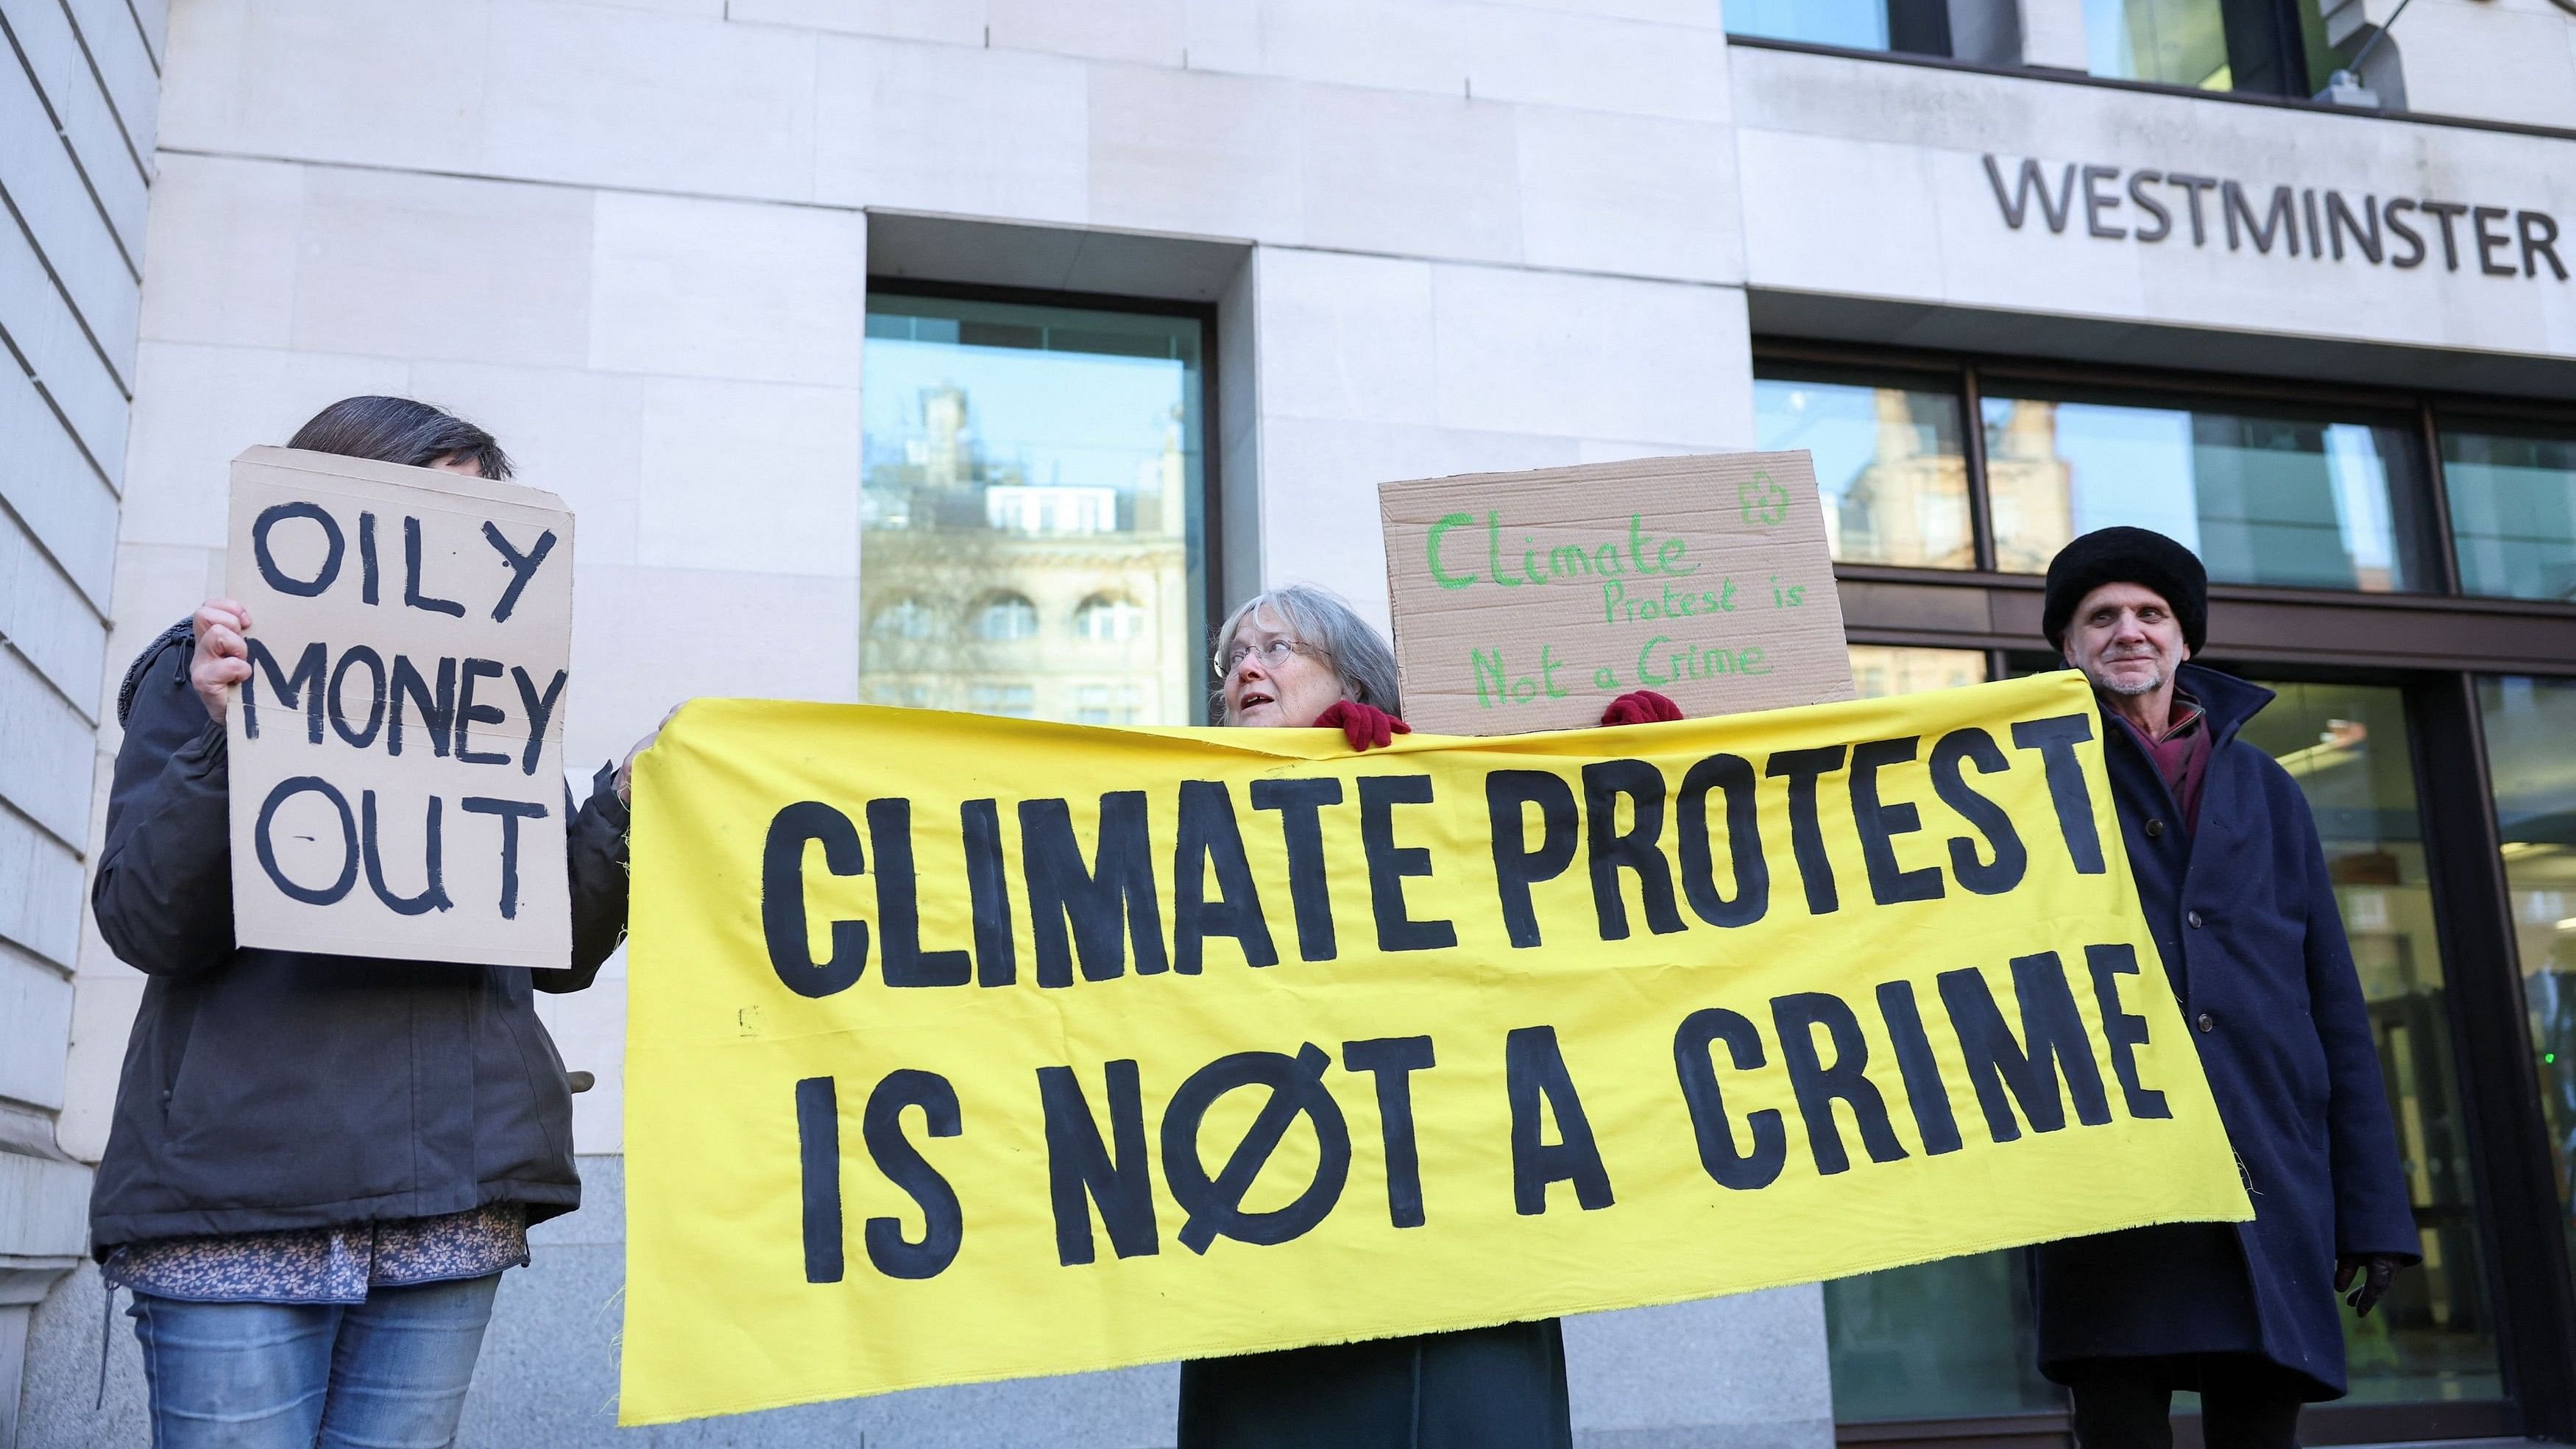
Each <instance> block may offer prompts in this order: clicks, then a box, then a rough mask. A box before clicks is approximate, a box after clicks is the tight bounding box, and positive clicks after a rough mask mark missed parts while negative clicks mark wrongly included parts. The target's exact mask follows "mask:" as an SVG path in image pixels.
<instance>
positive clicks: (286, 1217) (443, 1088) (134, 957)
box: [90, 627, 626, 1258]
mask: <svg viewBox="0 0 2576 1449" xmlns="http://www.w3.org/2000/svg"><path fill="white" fill-rule="evenodd" d="M192 652H193V646H192V644H191V643H190V640H189V637H188V633H187V630H186V629H185V628H184V627H182V628H177V629H173V630H171V631H170V632H169V633H167V634H164V635H163V636H162V637H161V638H160V639H159V640H157V641H155V643H154V644H153V646H152V647H151V648H149V649H146V650H145V651H144V652H143V656H142V657H141V658H139V659H137V660H136V661H135V662H134V668H133V671H132V672H131V673H130V674H129V675H128V677H127V681H126V692H125V697H124V698H123V699H122V700H120V701H119V711H118V712H119V714H120V716H121V717H122V719H123V722H124V725H125V741H124V743H123V745H121V746H120V747H119V748H118V750H117V753H116V781H115V785H114V787H113V790H112V793H111V794H110V795H109V797H108V806H107V840H106V844H105V846H104V848H103V849H102V851H101V852H100V855H99V864H98V879H97V882H96V884H95V886H94V887H93V889H92V891H91V905H92V907H93V908H94V909H95V910H96V912H97V914H98V928H99V933H100V934H101V935H103V936H104V937H106V939H107V943H108V945H109V946H111V947H113V948H115V951H116V954H117V955H118V956H119V957H120V958H122V959H123V960H124V961H125V962H126V963H127V964H129V965H131V966H133V967H135V968H136V969H138V970H140V971H142V972H143V973H144V974H145V975H146V976H147V977H149V978H150V979H149V980H148V981H147V982H146V983H145V985H144V988H143V1005H142V1008H141V1010H140V1011H139V1012H138V1013H137V1014H136V1016H135V1019H134V1033H133V1036H132V1037H131V1038H130V1039H129V1040H128V1041H127V1043H126V1048H125V1070H124V1075H123V1078H122V1080H121V1081H120V1082H119V1083H118V1085H117V1092H116V1118H115V1122H114V1124H113V1125H112V1126H111V1128H110V1129H109V1132H108V1139H107V1152H106V1155H105V1156H104V1157H103V1158H102V1159H101V1160H100V1162H99V1167H98V1180H97V1183H96V1185H95V1187H94V1188H93V1190H92V1192H91V1195H90V1247H91V1251H92V1252H94V1253H96V1254H98V1255H99V1256H100V1257H102V1258H103V1257H105V1256H106V1255H107V1254H108V1252H110V1251H111V1250H112V1249H114V1248H115V1247H117V1246H118V1245H119V1244H122V1243H128V1242H134V1241H137V1240H140V1239H148V1238H169V1237H192V1236H202V1235H206V1234H213V1233H242V1232H261V1231H266V1230H270V1229H279V1228H304V1227H321V1226H327V1225H330V1224H335V1223H354V1222H365V1221H369V1220H374V1219H392V1218H415V1217H430V1216H435V1215H437V1214H441V1213H452V1212H462V1211H464V1210H466V1209H469V1208H474V1207H479V1206H482V1205H483V1204H485V1203H492V1202H518V1203H524V1204H526V1205H527V1209H528V1218H529V1220H530V1221H531V1222H536V1221H541V1220H543V1219H545V1218H549V1217H553V1216H555V1215H557V1214H560V1213H566V1212H570V1211H571V1210H572V1209H573V1208H575V1207H577V1206H579V1205H580V1202H581V1181H580V1179H579V1178H577V1177H575V1176H574V1175H573V1164H572V1095H571V1088H570V1085H569V1083H568V1082H567V1080H566V1077H565V1072H564V1065H563V1060H562V1058H561V1057H559V1056H557V1055H556V1053H555V1048H554V1042H553V1041H552V1040H551V1039H549V1038H548V1037H547V1035H546V1030H545V1028H544V1027H543V1026H542V1025H540V1024H539V1023H538V1021H537V1016H536V1008H535V997H534V996H533V995H532V992H531V988H532V987H533V988H534V989H535V990H542V991H578V990H580V989H582V988H583V987H585V986H588V985H589V984H590V983H591V980H592V978H593V977H595V976H597V975H598V973H599V965H600V963H601V962H602V961H604V960H606V959H607V958H608V955H609V953H610V952H612V951H614V950H615V949H616V948H617V942H618V939H619V938H620V937H621V936H622V935H623V934H624V933H625V929H626V809H625V807H624V806H623V805H622V804H620V803H619V801H618V799H617V795H616V792H615V791H614V790H613V789H611V788H610V786H609V774H608V772H607V771H606V770H605V769H603V770H602V771H601V772H600V775H599V778H598V780H597V781H596V782H595V784H594V786H593V789H592V793H591V798H590V801H589V803H587V804H586V805H584V806H583V807H582V808H581V811H580V813H579V814H578V815H577V816H575V817H574V818H573V820H572V823H571V826H570V831H569V834H570V842H569V843H570V867H571V872H570V873H571V880H572V927H573V929H572V939H573V967H574V969H572V970H570V971H527V970H521V969H516V968H505V967H487V966H459V965H452V964H447V963H441V962H427V961H353V960H350V959H348V958H346V957H334V956H316V955H307V954H304V953H301V952H288V951H268V950H258V949H251V948H244V947H238V946H235V945H234V944H233V930H232V872H231V856H230V846H229V836H228V834H227V832H226V828H225V821H226V816H225V804H226V795H227V781H228V778H229V772H228V770H227V761H226V754H225V742H224V730H223V727H222V726H221V725H218V724H214V723H212V722H211V721H209V720H208V719H207V717H206V712H205V709H204V707H203V706H202V705H200V704H199V703H198V701H197V697H196V694H195V691H194V690H192V689H191V688H190V687H189V683H188V666H189V662H190V657H191V654H192Z"/></svg>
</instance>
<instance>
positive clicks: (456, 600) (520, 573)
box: [225, 448, 572, 967]
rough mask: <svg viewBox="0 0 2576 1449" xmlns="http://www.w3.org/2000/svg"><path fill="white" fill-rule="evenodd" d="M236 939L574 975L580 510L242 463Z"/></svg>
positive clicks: (381, 471)
mask: <svg viewBox="0 0 2576 1449" xmlns="http://www.w3.org/2000/svg"><path fill="white" fill-rule="evenodd" d="M228 538H229V541H230V548H229V552H228V553H227V554H226V567H225V583H226V587H227V589H228V590H229V591H230V593H231V595H232V597H234V598H235V599H238V600H240V601H241V602H242V603H243V604H244V605H245V606H247V607H248V608H249V610H250V618H251V629H250V657H251V673H250V678H249V680H248V681H247V682H245V683H243V684H240V685H236V686H235V687H234V689H233V697H232V705H231V708H230V709H229V710H228V711H227V714H226V721H225V728H226V731H227V732H228V734H229V736H230V739H229V748H230V751H231V779H232V857H233V936H234V939H236V940H237V941H239V942H240V943H241V944H242V945H245V946H266V947H273V948H276V949H279V950H288V951H320V952H326V953H329V954H332V955H341V956H376V957H387V958H392V959H396V960H419V961H469V962H480V963H483V964H487V965H495V966H535V967H569V966H570V965H571V964H572V915H571V907H570V898H569V894H568V888H567V886H566V883H565V876H564V827H565V824H566V822H565V820H564V783H563V778H564V777H563V759H562V753H563V706H564V701H565V699H566V697H567V687H568V683H569V679H570V665H571V659H572V514H571V513H570V512H569V511H567V510H566V509H565V508H564V506H563V502H562V500H560V499H558V498H556V497H555V496H554V495H553V494H551V493H541V492H539V491H537V490H536V489H533V488H520V487H516V486H513V485H511V484H507V483H494V482H489V481H486V480H484V479H479V478H466V477H460V476H458V475H456V474H453V473H442V472H439V471H436V470H434V469H429V468H406V467H401V466H399V465H396V464H392V463H377V462H370V461H368V460H365V459H360V458H343V457H340V456H338V455H336V454H330V453H307V452H298V451H294V450H291V449H286V448H252V449H250V450H249V451H247V452H245V453H243V454H242V455H241V456H240V457H238V458H235V459H234V460H233V467H232V521H231V526H230V528H229V530H228Z"/></svg>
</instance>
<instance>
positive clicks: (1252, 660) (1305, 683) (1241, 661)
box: [1218, 609, 1342, 729]
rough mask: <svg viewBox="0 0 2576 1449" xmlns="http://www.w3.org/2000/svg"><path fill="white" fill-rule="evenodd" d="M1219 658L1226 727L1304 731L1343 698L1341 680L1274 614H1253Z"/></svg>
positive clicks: (1258, 612) (1263, 610)
mask: <svg viewBox="0 0 2576 1449" xmlns="http://www.w3.org/2000/svg"><path fill="white" fill-rule="evenodd" d="M1218 657H1220V658H1223V659H1228V660H1232V661H1233V667H1231V668H1229V669H1227V670H1226V672H1225V688H1224V693H1225V722H1226V723H1227V724H1230V725H1249V726H1265V727H1270V728H1276V729H1304V728H1306V727H1307V726H1309V725H1312V724H1313V723H1314V722H1315V717H1316V716H1317V715H1319V714H1322V713H1323V712H1324V711H1325V710H1328V709H1330V708H1332V707H1333V706H1334V705H1335V704H1336V703H1338V702H1339V701H1340V700H1341V697H1342V681H1341V677H1340V676H1339V675H1336V674H1335V673H1333V671H1332V669H1331V667H1330V666H1328V665H1326V664H1325V663H1324V661H1323V660H1321V659H1318V658H1316V657H1315V654H1314V651H1313V650H1311V649H1309V648H1308V647H1307V646H1306V645H1305V644H1304V643H1303V642H1302V641H1300V640H1299V639H1298V638H1297V637H1296V636H1295V635H1293V634H1290V633H1289V632H1288V630H1287V626H1286V624H1285V622H1284V621H1282V620H1281V619H1280V618H1279V617H1278V616H1277V615H1276V614H1273V613H1271V612H1270V611H1269V610H1267V609H1257V610H1255V611H1253V613H1252V615H1251V617H1249V618H1247V619H1245V620H1244V621H1243V623H1242V624H1241V625H1239V626H1237V627H1236V629H1235V631H1234V637H1233V638H1231V639H1229V640H1227V641H1226V647H1225V650H1224V652H1223V653H1222V654H1220V655H1219V656H1218Z"/></svg>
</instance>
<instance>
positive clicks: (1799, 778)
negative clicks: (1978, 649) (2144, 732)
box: [621, 674, 2252, 1424]
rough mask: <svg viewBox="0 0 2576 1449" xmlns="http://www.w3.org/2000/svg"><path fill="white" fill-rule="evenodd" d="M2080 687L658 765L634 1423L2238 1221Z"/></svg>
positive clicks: (877, 713) (692, 734)
mask: <svg viewBox="0 0 2576 1449" xmlns="http://www.w3.org/2000/svg"><path fill="white" fill-rule="evenodd" d="M2100 730H2101V723H2100V720H2099V719H2098V718H2097V716H2096V715H2095V712H2094V708H2093V702H2092V698H2091V695H2090V693H2089V691H2088V690H2087V688H2086V687H2085V685H2084V682H2083V680H2082V679H2081V678H2080V677H2079V676H2076V675H2073V674H2061V675H2054V676H2049V677H2045V678H2039V679H2031V680H2023V681H2018V682H2013V683H2005V684H1990V685H1983V686H1978V687H1975V688H1969V689H1953V690H1947V691H1943V692H1939V693H1933V694H1920V695H1912V696H1907V697H1903V698H1897V699H1884V700H1873V701H1866V702H1860V703H1851V704H1831V705H1820V706H1815V707H1810V708H1803V709H1791V710H1781V711H1777V712H1774V713H1768V714H1751V715H1738V716H1732V717H1728V718H1723V719H1716V720H1707V721H1688V722H1684V723H1678V724H1662V725H1645V726H1637V727H1632V728H1626V729H1616V730H1584V731H1574V732H1564V733H1554V734H1533V735H1521V736H1505V737H1500V738H1487V739H1451V738H1437V737H1426V736H1421V735H1415V736H1409V737H1400V738H1399V739H1397V741H1396V743H1395V747H1394V748H1392V749H1388V750H1372V751H1369V752H1367V753H1365V754H1353V753H1351V752H1350V751H1349V750H1348V749H1347V748H1346V747H1345V745H1344V742H1343V739H1342V736H1341V735H1340V734H1339V733H1338V732H1337V731H1332V730H1313V729H1310V730H1222V729H1188V730H1184V729H1173V730H1143V729H1130V730H1112V729H1082V728H1075V727H1071V726H1061V725H1045V724H1030V723H1025V722H1014V721H1009V720H1000V719H985V718H976V717H968V716H961V715H950V714H934V713H929V712H923V711H908V710H898V709H876V708H866V707H859V706H839V705H806V704H782V703H770V702H760V701H749V700H720V701H704V702H699V703H695V704H692V705H690V706H689V707H688V708H686V709H685V710H683V711H682V712H681V713H680V715H679V717H678V718H677V719H675V720H674V721H672V723H671V724H670V726H669V727H668V728H667V729H665V730H664V731H663V733H662V737H661V741H660V743H659V744H658V745H657V746H656V747H655V748H654V749H653V750H652V751H651V752H650V753H649V754H647V755H646V756H645V757H644V758H643V760H642V761H641V763H640V764H639V766H638V772H639V775H638V787H637V796H638V799H637V809H636V815H635V836H634V861H635V879H634V906H633V922H634V942H633V947H632V952H631V958H630V959H631V964H630V981H629V987H628V991H629V1007H628V1012H629V1016H628V1020H629V1038H628V1048H627V1084H626V1143H627V1164H626V1168H627V1192H628V1200H627V1213H628V1218H627V1298H626V1332H625V1346H624V1354H625V1363H624V1393H623V1400H622V1408H621V1421H622V1422H624V1423H627V1424H651V1423H662V1422H668V1421H671V1420H676V1419H684V1418H691V1417H697V1416H702V1415H709V1414H722V1413H734V1412H739V1411H743V1410H749V1409H760V1408H768V1407H772V1406H776V1405H783V1404H795V1403H805V1402H811V1401H815V1400H822V1399H832V1398H843V1397H849V1396H853V1395H860V1394H874V1393H882V1392H885V1391H887V1390H892V1389H903V1388H912V1387H917V1386H921V1385H928V1384H949V1383H963V1382H970V1381H975V1380H983V1379H996V1378H1006V1377H1013V1376H1017V1375H1025V1374H1054V1373H1068V1372H1074V1371H1078V1370H1088V1369H1103V1368H1111V1367H1117V1366H1121V1365H1128V1364H1139V1363H1149V1362H1154V1361H1158V1360H1167V1359H1175V1358H1183V1357H1192V1356H1210V1355H1219V1354H1231V1353H1243V1352H1249V1351H1253V1350H1259V1349H1272V1348H1282V1347H1287V1346H1292V1345H1298V1344H1311V1343H1320V1342H1330V1341H1337V1340H1346V1339H1357V1338H1371V1337H1381V1336H1386V1335H1391V1334H1403V1333H1417V1332H1423V1331H1428V1330H1438V1329H1450V1328H1461V1327H1468V1326H1473V1325H1479V1324H1490V1323H1500V1322H1509V1321H1513V1320H1520V1319H1529V1318H1536V1317H1542V1316H1546V1315H1550V1314H1561V1313H1574V1312H1582V1311H1587V1310H1593V1309H1605V1308H1622V1307H1628V1306H1632V1305H1638V1304H1648V1303H1665V1302H1673V1301H1677V1300H1681V1299H1688V1298H1701V1297H1708V1296H1712V1295H1716V1294H1722V1293H1736V1292H1742V1291H1745V1290H1748V1289H1755V1288H1764V1287H1770V1286H1774V1285H1777V1284H1783V1283H1799V1282H1807V1281H1811V1280H1815V1279H1821V1278H1833V1277H1840V1276H1843V1275H1846V1274H1852V1273H1862V1272H1868V1271H1872V1270H1875V1269H1880V1268H1888V1267H1894V1266H1897V1265H1899V1264H1905V1263H1914V1262H1920V1261H1923V1260H1926V1259H1931V1258H1940V1257H1947V1256H1951V1255H1954V1254H1962V1253H1975V1252H1982V1251H1985V1250H1988V1249H1992V1248H2000V1247H2006V1246H2011V1245H2016V1244H2023V1243H2031V1242H2038V1241H2042V1240H2046V1239H2051V1238H2061V1237H2069V1236H2074V1235H2078V1234H2085V1233H2097V1232H2103V1231H2107V1230H2110V1229H2115V1228H2123V1227H2130V1226H2135V1225H2139V1224H2145V1223H2157V1222H2171V1221H2182V1220H2193V1219H2200V1220H2241V1219H2244V1218H2247V1217H2250V1216H2251V1215H2252V1214H2251V1210H2250V1208H2249V1206H2248V1203H2247V1200H2246V1196H2245V1193H2244V1191H2243V1189H2242V1187H2241V1186H2240V1185H2239V1183H2238V1180H2237V1176H2236V1172H2235V1168H2234V1165H2233V1159H2232V1157H2231V1156H2230V1153H2229V1151H2228V1145H2227V1139H2226V1135H2225V1132H2224V1130H2223V1129H2222V1127H2221V1126H2220V1124H2219V1120H2218V1116H2217V1112H2216V1109H2215V1108H2214V1107H2213V1105H2212V1103H2211V1100H2210V1094H2209V1089H2208V1086H2207V1084H2206V1083H2205V1082H2204V1081H2203V1079H2202V1077H2201V1072H2200V1065H2199V1060H2198V1057H2197V1055H2196V1054H2195V1050H2194V1048H2193V1046H2192V1043H2191V1040H2190V1038H2189V1036H2188V1034H2187V1033H2186V1031H2185V1029H2184V1026H2183V1022H2182V1019H2181V1016H2180V1013H2179V1012H2178V1011H2177V1009H2176V1007H2175V1005H2174V1000H2173V996H2172V994H2171V991H2170V990H2169V988H2168V987H2167V985H2166V981H2165V975H2164V970H2163V966H2162V964H2161V962H2160V961H2159V960H2158V959H2157V957H2156V954H2155V948H2154V947H2153V945H2152V944H2151V943H2150V941H2149V938H2148V936H2147V933H2146V927H2145V923H2144V921H2143V920H2142V918H2141V916H2140V913H2139V907H2138V900H2137V891H2136V888H2135V886H2134V885H2133V884H2132V882H2131V879H2130V874H2129V867H2128V862H2127V860H2126V859H2125V858H2124V856H2123V854H2122V851H2121V843H2120V832H2119V828H2118V825H2117V822H2116V821H2115V820H2114V819H2113V816H2112V805H2111V795H2110V790H2109V788H2108V785H2107V782H2106V779H2105V776H2104V772H2103V762H2102V745H2101V740H2100Z"/></svg>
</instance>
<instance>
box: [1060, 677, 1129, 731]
mask: <svg viewBox="0 0 2576 1449" xmlns="http://www.w3.org/2000/svg"><path fill="white" fill-rule="evenodd" d="M1074 698H1075V704H1074V711H1073V722H1074V723H1075V724H1087V725H1128V724H1135V723H1137V711H1138V710H1139V709H1140V708H1141V707H1142V706H1143V703H1144V698H1145V692H1144V691H1143V690H1141V689H1138V688H1137V687H1136V686H1135V685H1132V684H1086V685H1083V686H1082V687H1081V688H1080V689H1078V690H1076V691H1075V692H1074Z"/></svg>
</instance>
